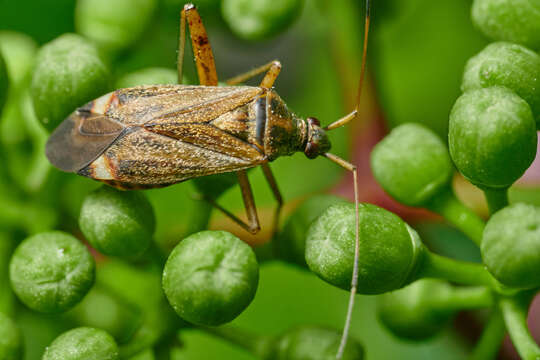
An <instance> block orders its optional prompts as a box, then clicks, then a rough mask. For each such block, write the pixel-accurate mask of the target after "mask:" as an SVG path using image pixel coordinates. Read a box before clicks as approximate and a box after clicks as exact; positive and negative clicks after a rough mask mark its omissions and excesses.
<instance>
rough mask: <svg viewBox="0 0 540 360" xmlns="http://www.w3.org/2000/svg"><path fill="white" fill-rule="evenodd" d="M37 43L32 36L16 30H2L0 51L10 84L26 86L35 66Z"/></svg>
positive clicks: (18, 86) (18, 87) (14, 86)
mask: <svg viewBox="0 0 540 360" xmlns="http://www.w3.org/2000/svg"><path fill="white" fill-rule="evenodd" d="M37 47H38V45H37V43H36V42H35V41H34V39H32V38H31V37H30V36H28V35H26V34H23V33H19V32H15V31H5V30H4V31H0V53H2V56H3V57H4V61H5V63H6V68H7V73H8V77H9V82H10V86H11V87H12V88H13V89H15V88H17V89H20V88H21V87H22V86H24V87H26V85H27V83H26V81H27V80H29V75H30V72H31V71H32V69H33V68H34V63H35V61H36V52H37Z"/></svg>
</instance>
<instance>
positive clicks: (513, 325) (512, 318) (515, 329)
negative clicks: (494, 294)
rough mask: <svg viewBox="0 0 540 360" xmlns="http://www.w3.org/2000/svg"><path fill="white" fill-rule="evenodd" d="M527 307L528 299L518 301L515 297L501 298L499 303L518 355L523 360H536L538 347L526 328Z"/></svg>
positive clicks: (539, 348)
mask: <svg viewBox="0 0 540 360" xmlns="http://www.w3.org/2000/svg"><path fill="white" fill-rule="evenodd" d="M525 300H526V301H525ZM528 305H529V301H528V299H518V298H517V297H511V298H502V299H501V300H500V302H499V306H500V308H501V311H502V314H503V317H504V322H505V323H506V327H507V329H508V333H509V334H510V339H512V342H513V343H514V345H515V346H516V349H517V351H518V353H519V355H520V356H521V358H522V359H525V360H536V359H539V358H540V347H538V344H536V342H535V341H534V339H533V337H532V336H531V333H530V332H529V329H528V327H527V308H528Z"/></svg>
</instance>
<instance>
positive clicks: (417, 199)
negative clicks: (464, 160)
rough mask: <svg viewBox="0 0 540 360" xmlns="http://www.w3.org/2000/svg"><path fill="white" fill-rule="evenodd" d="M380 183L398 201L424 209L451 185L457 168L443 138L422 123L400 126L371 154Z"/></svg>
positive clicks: (372, 163)
mask: <svg viewBox="0 0 540 360" xmlns="http://www.w3.org/2000/svg"><path fill="white" fill-rule="evenodd" d="M371 168H372V169H373V174H374V176H375V179H377V182H378V183H379V184H380V185H381V186H382V187H383V189H384V190H385V191H386V192H387V193H389V194H390V195H391V196H392V197H393V198H394V199H396V200H397V201H399V202H401V203H403V204H406V205H410V206H420V205H423V204H425V203H426V202H427V201H429V200H431V199H432V198H433V197H434V196H435V195H436V194H437V193H439V192H440V191H441V190H442V189H443V188H446V187H447V185H448V184H449V182H450V180H451V178H452V174H453V173H454V169H453V166H452V161H451V160H450V156H449V155H448V149H447V148H446V146H445V144H444V143H443V142H442V141H441V139H439V137H438V136H437V135H436V134H435V133H434V132H433V131H431V130H430V129H428V128H426V127H424V126H422V125H420V124H413V123H410V124H404V125H401V126H398V127H397V128H395V129H394V130H392V132H391V133H390V134H389V135H387V136H386V137H385V138H384V139H383V140H382V141H381V142H380V143H378V144H377V145H376V146H375V148H374V149H373V151H372V152H371Z"/></svg>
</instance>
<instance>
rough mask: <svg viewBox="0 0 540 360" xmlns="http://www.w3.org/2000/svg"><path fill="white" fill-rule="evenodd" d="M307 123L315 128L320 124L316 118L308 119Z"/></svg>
mask: <svg viewBox="0 0 540 360" xmlns="http://www.w3.org/2000/svg"><path fill="white" fill-rule="evenodd" d="M306 120H307V122H308V124H309V125H317V126H321V122H320V121H319V120H318V119H317V118H314V117H308V118H307V119H306Z"/></svg>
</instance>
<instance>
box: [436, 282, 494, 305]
mask: <svg viewBox="0 0 540 360" xmlns="http://www.w3.org/2000/svg"><path fill="white" fill-rule="evenodd" d="M493 303H494V301H493V293H492V292H491V290H490V289H489V288H487V287H485V286H472V287H454V288H453V291H452V292H451V293H450V294H449V295H448V296H447V297H445V301H444V304H443V303H442V302H441V306H442V305H444V306H445V307H444V308H445V309H449V308H450V309H455V310H458V311H459V310H472V309H479V308H486V307H490V306H492V305H493Z"/></svg>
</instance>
